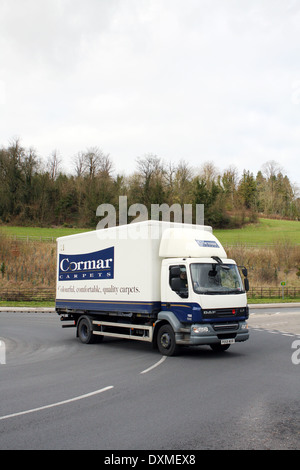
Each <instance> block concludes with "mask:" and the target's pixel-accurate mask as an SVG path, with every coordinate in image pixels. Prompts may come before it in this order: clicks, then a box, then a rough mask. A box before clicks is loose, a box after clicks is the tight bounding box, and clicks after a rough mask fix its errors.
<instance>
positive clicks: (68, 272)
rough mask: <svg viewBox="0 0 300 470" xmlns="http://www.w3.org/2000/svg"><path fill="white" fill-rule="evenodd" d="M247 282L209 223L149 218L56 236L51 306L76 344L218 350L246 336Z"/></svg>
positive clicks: (165, 352)
mask: <svg viewBox="0 0 300 470" xmlns="http://www.w3.org/2000/svg"><path fill="white" fill-rule="evenodd" d="M248 289H249V282H248V278H247V269H246V268H245V267H244V266H242V267H239V266H237V264H236V262H235V261H234V260H232V259H228V258H227V255H226V252H225V250H224V248H223V246H222V245H221V243H220V241H219V240H218V239H217V238H216V237H215V236H214V235H213V233H212V228H211V227H210V226H199V225H187V224H178V223H169V222H160V221H151V220H150V221H145V222H136V223H132V224H128V225H123V226H117V227H111V228H105V229H101V230H95V231H91V232H86V233H81V234H76V235H70V236H66V237H60V238H58V239H57V286H56V312H57V313H58V315H59V316H60V319H61V320H62V326H63V327H75V328H76V335H77V337H79V339H80V340H81V341H82V342H83V343H87V344H88V343H92V342H95V341H101V340H103V338H105V337H115V338H127V339H131V340H139V341H145V342H150V343H152V344H153V345H154V347H156V348H158V350H159V352H160V353H161V354H163V355H167V356H172V355H175V354H176V353H177V352H178V350H179V348H180V346H199V345H209V346H210V347H211V348H212V350H214V351H225V350H227V349H228V348H229V346H230V345H232V344H233V343H239V342H242V341H246V340H247V339H248V338H249V331H248V325H247V319H248V316H249V310H248V306H247V297H246V291H247V290H248Z"/></svg>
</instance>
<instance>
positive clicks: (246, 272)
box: [242, 266, 248, 277]
mask: <svg viewBox="0 0 300 470" xmlns="http://www.w3.org/2000/svg"><path fill="white" fill-rule="evenodd" d="M242 273H243V275H244V276H245V277H247V276H248V271H247V268H245V266H243V267H242Z"/></svg>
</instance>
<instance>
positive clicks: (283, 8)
mask: <svg viewBox="0 0 300 470" xmlns="http://www.w3.org/2000/svg"><path fill="white" fill-rule="evenodd" d="M15 136H18V137H20V138H21V143H22V144H23V145H24V146H25V147H27V148H28V147H34V148H35V149H36V150H37V152H38V154H39V155H40V156H41V157H43V158H45V159H46V158H47V157H49V156H50V155H51V153H52V151H53V150H55V149H56V150H57V151H58V152H59V154H60V156H61V158H62V160H63V164H64V168H65V171H71V170H72V167H71V160H72V158H73V156H74V155H75V154H76V153H77V152H79V151H84V150H86V149H87V148H88V147H92V146H98V147H99V148H101V149H102V150H103V152H104V153H109V154H110V157H111V159H112V161H113V162H114V166H115V169H116V171H117V172H119V173H122V172H123V173H131V172H133V171H134V169H135V168H136V158H137V157H142V156H144V155H145V154H148V153H152V154H155V155H157V156H158V157H161V158H162V159H163V160H165V161H166V162H169V161H173V162H174V163H176V162H179V161H180V160H185V161H187V162H189V163H190V165H191V166H193V167H200V166H201V164H203V163H204V162H208V161H211V162H213V163H214V164H215V166H216V167H217V168H219V169H220V170H224V169H226V168H228V167H230V166H235V167H237V169H238V170H239V172H240V174H241V173H242V171H243V169H244V168H245V169H247V170H250V171H252V172H253V173H254V175H256V172H257V171H258V170H260V169H261V166H262V164H263V163H265V162H267V161H269V160H275V161H276V162H278V163H279V164H280V165H281V166H282V167H283V168H284V169H285V172H286V173H287V175H288V176H289V178H290V180H291V181H292V182H295V183H297V184H298V185H299V186H300V163H299V153H300V2H299V1H297V0H281V1H278V0H0V146H6V145H8V142H9V140H10V139H11V138H12V137H15Z"/></svg>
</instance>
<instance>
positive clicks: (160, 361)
mask: <svg viewBox="0 0 300 470" xmlns="http://www.w3.org/2000/svg"><path fill="white" fill-rule="evenodd" d="M166 359H167V356H163V357H162V358H161V359H160V360H159V361H158V362H156V363H155V364H153V366H151V367H148V369H145V370H143V371H142V372H140V373H141V374H146V373H147V372H149V371H150V370H152V369H154V368H155V367H158V366H159V365H160V364H162V363H163V362H164V361H165V360H166Z"/></svg>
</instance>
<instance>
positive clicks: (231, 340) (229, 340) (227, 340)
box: [221, 338, 235, 344]
mask: <svg viewBox="0 0 300 470" xmlns="http://www.w3.org/2000/svg"><path fill="white" fill-rule="evenodd" d="M233 343H235V339H234V338H230V339H221V344H233Z"/></svg>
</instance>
